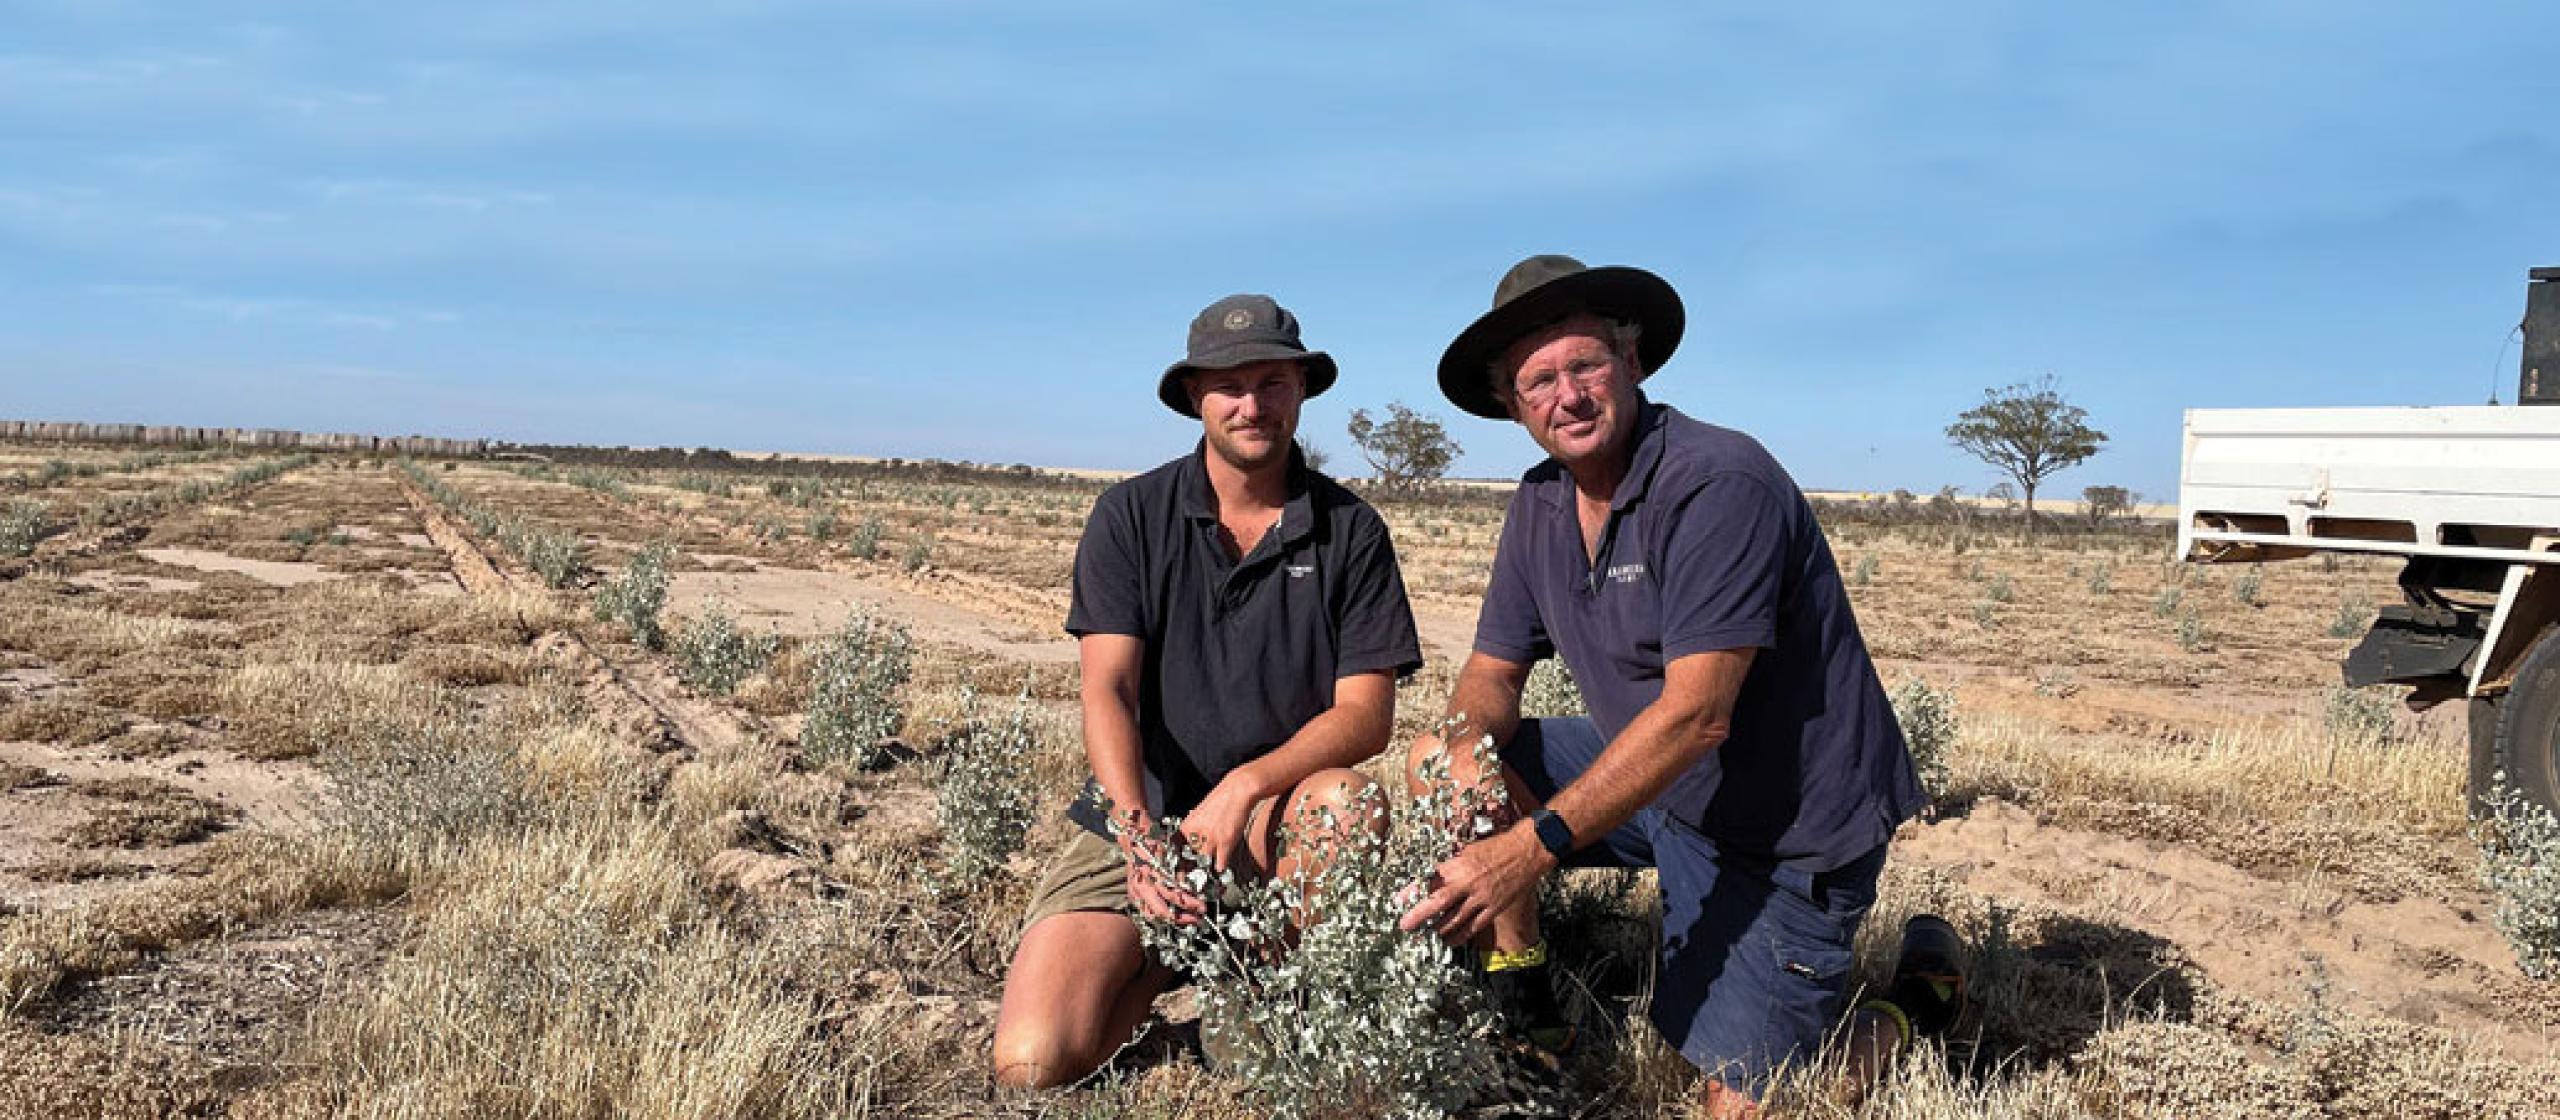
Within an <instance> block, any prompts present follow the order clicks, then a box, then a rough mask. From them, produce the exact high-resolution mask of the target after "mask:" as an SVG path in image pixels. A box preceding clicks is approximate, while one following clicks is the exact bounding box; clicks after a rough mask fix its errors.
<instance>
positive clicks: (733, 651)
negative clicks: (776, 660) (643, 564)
mask: <svg viewBox="0 0 2560 1120" xmlns="http://www.w3.org/2000/svg"><path fill="white" fill-rule="evenodd" d="M780 645H781V641H780V640H779V639H777V638H775V637H773V636H772V635H770V634H767V635H762V636H758V635H751V634H747V633H745V632H743V631H741V630H739V629H738V622H737V620H736V619H733V618H731V617H729V612H727V611H725V610H723V609H721V607H720V605H719V604H717V603H714V604H711V605H710V606H707V607H705V608H703V611H702V616H701V617H699V618H694V619H688V620H686V622H685V624H684V627H683V628H682V629H680V630H678V631H676V641H675V655H676V675H677V676H679V677H682V678H684V683H686V684H687V685H690V686H692V687H693V688H695V689H696V690H699V691H702V692H707V693H710V694H712V695H714V696H726V695H728V694H730V693H732V692H735V691H737V690H738V683H739V682H741V681H744V680H746V679H747V678H748V677H751V676H754V675H755V674H756V671H757V670H759V669H762V668H764V666H765V663H766V662H768V661H771V660H773V652H774V650H775V649H776V648H777V647H779V646H780Z"/></svg>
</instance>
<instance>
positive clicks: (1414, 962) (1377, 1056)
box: [1137, 739, 1502, 1117]
mask: <svg viewBox="0 0 2560 1120" xmlns="http://www.w3.org/2000/svg"><path fill="white" fill-rule="evenodd" d="M1492 753H1493V746H1492V742H1491V740H1489V739H1481V740H1479V742H1478V745H1477V747H1476V757H1477V760H1478V765H1479V767H1480V768H1481V769H1480V772H1482V773H1485V774H1495V773H1498V772H1499V768H1498V766H1496V765H1495V763H1494V762H1493V760H1492ZM1421 771H1422V775H1423V778H1424V780H1425V783H1426V784H1427V785H1428V786H1429V788H1430V789H1431V792H1430V793H1427V794H1425V795H1423V796H1422V797H1419V798H1416V799H1413V800H1410V801H1403V802H1397V803H1392V804H1391V802H1390V799H1389V798H1388V797H1387V795H1386V794H1385V793H1384V792H1382V791H1381V790H1379V789H1377V788H1375V787H1370V788H1367V789H1366V790H1364V791H1363V793H1362V795H1361V796H1360V797H1359V799H1358V800H1357V803H1356V804H1355V805H1354V806H1353V807H1352V809H1351V812H1350V818H1351V819H1349V820H1337V821H1335V822H1334V823H1335V825H1336V826H1337V828H1339V829H1340V832H1341V834H1342V835H1341V836H1338V837H1320V836H1292V837H1291V838H1290V840H1291V842H1292V843H1297V844H1303V845H1306V848H1305V849H1304V850H1306V851H1307V852H1309V853H1310V854H1318V853H1320V858H1319V859H1317V860H1316V861H1315V862H1320V863H1324V864H1325V867H1324V869H1323V871H1321V872H1320V873H1311V874H1302V875H1299V876H1296V877H1293V878H1290V879H1279V878H1273V879H1260V880H1256V879H1249V878H1245V877H1240V876H1238V875H1237V874H1236V873H1235V872H1234V871H1233V870H1229V871H1223V872H1213V871H1211V870H1210V869H1208V868H1207V867H1205V866H1201V865H1199V864H1198V863H1197V862H1196V861H1194V860H1192V859H1191V858H1189V857H1188V856H1186V855H1185V854H1184V853H1183V850H1182V847H1181V845H1180V843H1179V839H1178V836H1177V833H1176V828H1177V827H1178V825H1179V822H1178V821H1174V820H1166V821H1164V822H1161V823H1159V824H1158V825H1157V826H1156V827H1155V828H1153V829H1151V830H1150V831H1149V832H1148V833H1147V835H1146V836H1145V838H1144V839H1143V840H1142V842H1141V843H1139V844H1138V845H1137V847H1138V849H1139V851H1138V856H1139V859H1140V860H1141V863H1142V865H1143V866H1144V867H1146V868H1147V869H1149V870H1150V871H1152V872H1153V873H1154V874H1156V875H1158V876H1161V877H1163V878H1165V879H1166V880H1168V881H1170V882H1172V883H1175V884H1178V885H1180V886H1181V887H1182V888H1183V889H1184V890H1186V891H1188V892H1189V893H1191V894H1193V895H1194V896H1197V897H1199V898H1200V899H1202V900H1203V903H1204V908H1205V911H1206V912H1205V913H1204V914H1203V915H1202V918H1201V920H1200V921H1198V922H1195V923H1191V924H1182V923H1177V922H1168V921H1161V920H1157V919H1154V918H1146V917H1142V918H1141V919H1140V920H1139V923H1138V929H1139V936H1140V938H1141V939H1142V940H1143V941H1144V942H1145V943H1146V945H1147V947H1148V948H1149V949H1150V950H1151V951H1153V952H1154V954H1155V955H1156V957H1157V959H1159V960H1162V961H1164V962H1165V963H1166V964H1168V965H1171V966H1173V967H1174V968H1175V969H1177V970H1180V971H1183V972H1187V973H1189V974H1190V975H1191V976H1192V977H1193V978H1194V983H1195V991H1196V993H1197V999H1198V1005H1199V1008H1200V1021H1201V1029H1202V1031H1203V1033H1204V1035H1205V1037H1206V1038H1207V1040H1208V1042H1209V1044H1210V1045H1212V1046H1214V1047H1215V1048H1216V1049H1217V1050H1218V1051H1219V1052H1220V1055H1221V1063H1222V1066H1223V1067H1224V1068H1225V1069H1226V1070H1228V1071H1230V1072H1232V1073H1233V1074H1234V1075H1235V1076H1236V1077H1238V1078H1239V1079H1241V1080H1242V1081H1243V1083H1244V1086H1245V1088H1246V1090H1247V1092H1249V1093H1250V1094H1251V1095H1252V1096H1253V1097H1254V1098H1256V1100H1257V1102H1258V1103H1259V1104H1261V1105H1262V1106H1263V1107H1264V1108H1267V1109H1268V1110H1269V1111H1270V1112H1271V1113H1272V1114H1274V1115H1277V1116H1283V1117H1314V1116H1353V1115H1358V1116H1375V1115H1382V1114H1391V1115H1397V1116H1441V1115H1446V1114H1448V1113H1450V1112H1452V1111H1453V1110H1455V1109H1457V1108H1458V1107H1459V1106H1461V1105H1462V1104H1464V1103H1465V1102H1466V1101H1467V1100H1468V1099H1469V1098H1470V1097H1472V1096H1473V1095H1474V1094H1475V1092H1476V1091H1477V1090H1478V1089H1479V1088H1480V1087H1482V1086H1485V1085H1487V1084H1488V1083H1490V1082H1491V1081H1492V1079H1493V1078H1494V1076H1495V1070H1494V1066H1493V1063H1492V1060H1491V1056H1490V1050H1489V1047H1488V1045H1487V1043H1486V1041H1485V1040H1486V1038H1487V1036H1488V1035H1489V1034H1490V1033H1491V1031H1490V1018H1489V1016H1488V1014H1487V1012H1486V1011H1485V1008H1484V1006H1483V998H1482V994H1481V993H1480V992H1479V990H1478V989H1477V988H1476V986H1475V985H1474V984H1473V983H1472V982H1471V981H1470V979H1469V978H1468V975H1467V970H1466V968H1465V967H1464V966H1463V965H1462V964H1461V963H1460V959H1459V953H1458V951H1457V950H1453V949H1451V948H1450V946H1449V945H1448V944H1447V943H1446V942H1444V941H1442V940H1441V939H1439V938H1437V937H1432V936H1428V935H1423V934H1411V933H1405V932H1402V931H1400V930H1398V929H1397V928H1396V923H1397V922H1398V921H1399V920H1400V919H1401V918H1402V917H1403V916H1404V913H1405V911H1406V910H1407V909H1409V908H1410V906H1411V905H1412V902H1413V898H1412V895H1411V892H1410V888H1411V887H1412V886H1413V884H1415V883H1419V882H1423V881H1425V880H1426V879H1427V878H1428V877H1429V876H1430V874H1431V871H1432V868H1434V867H1436V866H1438V865H1439V864H1440V862H1441V861H1443V860H1445V859H1447V858H1448V857H1449V856H1450V855H1452V854H1454V853H1455V852H1456V850H1457V849H1458V847H1459V845H1460V839H1459V837H1458V836H1457V835H1456V834H1455V833H1453V831H1452V829H1451V828H1450V824H1451V823H1452V822H1459V823H1460V824H1461V831H1464V832H1466V833H1467V834H1468V835H1469V836H1482V835H1486V834H1489V833H1490V832H1491V831H1492V828H1493V823H1492V822H1493V816H1492V811H1491V810H1492V807H1493V806H1495V805H1498V804H1500V802H1501V800H1502V793H1501V790H1500V787H1499V786H1498V785H1487V786H1480V787H1477V788H1474V789H1460V788H1458V787H1457V786H1456V785H1455V783H1453V782H1451V781H1449V766H1448V762H1447V760H1446V756H1445V754H1444V755H1442V756H1440V757H1437V758H1433V759H1427V760H1425V761H1424V762H1423V764H1422V767H1421ZM1368 821H1378V822H1381V823H1385V824H1387V826H1388V829H1387V832H1388V835H1387V837H1386V838H1385V839H1383V840H1379V839H1376V838H1374V837H1373V836H1372V835H1371V834H1370V833H1369V831H1368V830H1367V829H1366V828H1364V827H1363V824H1364V822H1368ZM1312 897H1321V898H1322V900H1323V903H1322V906H1321V908H1320V910H1319V911H1318V912H1317V913H1316V914H1315V916H1314V917H1313V919H1312V920H1310V921H1305V922H1304V923H1303V924H1301V922H1300V919H1301V918H1302V917H1304V916H1305V915H1306V914H1307V910H1306V908H1305V903H1306V900H1308V899H1309V898H1312Z"/></svg>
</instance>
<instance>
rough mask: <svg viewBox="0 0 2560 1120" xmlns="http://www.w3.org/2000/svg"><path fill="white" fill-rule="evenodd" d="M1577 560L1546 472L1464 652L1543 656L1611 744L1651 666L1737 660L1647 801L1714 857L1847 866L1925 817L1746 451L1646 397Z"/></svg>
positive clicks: (1867, 680)
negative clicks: (1723, 655)
mask: <svg viewBox="0 0 2560 1120" xmlns="http://www.w3.org/2000/svg"><path fill="white" fill-rule="evenodd" d="M1638 425H1639V427H1638V432H1637V436H1636V446H1635V455H1634V459H1633V462H1632V464H1631V468H1630V470H1629V471H1628V474H1627V477H1626V480H1625V481H1623V482H1621V483H1619V485H1618V492H1617V495H1616V498H1615V500H1614V502H1613V503H1612V504H1611V508H1610V511H1609V520H1608V524H1607V527H1606V529H1604V530H1603V532H1602V535H1601V541H1600V548H1599V551H1598V555H1599V559H1598V561H1597V562H1596V563H1595V562H1591V561H1589V560H1587V559H1586V554H1585V552H1584V550H1583V544H1582V528H1581V523H1580V521H1579V519H1578V518H1577V517H1576V515H1575V512H1574V491H1573V478H1572V476H1571V475H1569V474H1567V473H1566V472H1565V470H1564V468H1563V466H1562V465H1560V464H1558V463H1557V462H1556V461H1555V460H1553V459H1548V460H1547V461H1545V462H1543V463H1540V464H1538V465H1537V466H1535V467H1533V468H1530V470H1529V472H1528V473H1527V474H1526V475H1523V476H1522V477H1521V480H1520V488H1519V489H1518V490H1517V491H1515V492H1514V493H1513V494H1512V496H1511V510H1510V513H1509V514H1508V515H1507V516H1506V517H1505V518H1504V520H1503V524H1502V539H1501V542H1500V543H1499V544H1498V545H1497V546H1496V547H1495V551H1494V558H1493V578H1492V582H1491V586H1489V587H1488V588H1487V589H1486V592H1485V600H1484V610H1483V613H1482V614H1481V615H1480V616H1479V617H1478V620H1477V623H1476V643H1475V648H1476V649H1477V651H1478V652H1481V653H1485V654H1488V655H1490V656H1493V657H1498V658H1501V659H1503V660H1505V661H1511V662H1516V663H1519V664H1524V665H1525V664H1529V663H1531V662H1534V661H1536V660H1538V659H1539V658H1542V657H1546V656H1549V655H1550V654H1557V653H1560V654H1561V655H1562V656H1563V658H1564V661H1565V664H1566V665H1567V666H1568V667H1570V668H1571V669H1572V670H1573V677H1574V680H1575V681H1576V682H1578V683H1579V684H1580V685H1581V686H1582V694H1583V698H1584V699H1585V700H1586V701H1587V702H1588V703H1589V704H1590V706H1591V719H1592V722H1593V723H1594V724H1596V725H1597V726H1598V727H1599V730H1600V733H1601V734H1602V735H1604V736H1606V737H1607V738H1608V739H1609V740H1610V741H1612V742H1614V741H1616V739H1617V737H1618V735H1619V734H1620V733H1621V732H1624V731H1625V730H1626V728H1627V725H1628V724H1629V723H1630V722H1632V721H1633V720H1634V719H1635V717H1636V713H1638V712H1640V711H1643V710H1644V709H1645V708H1646V707H1647V706H1649V705H1651V704H1652V703H1653V702H1654V700H1655V699H1656V698H1657V697H1659V696H1661V695H1662V669H1663V665H1664V664H1665V663H1667V662H1669V661H1671V660H1672V659H1675V658H1679V657H1685V656H1688V655H1690V654H1694V653H1704V652H1708V651H1713V650H1728V649H1743V648H1752V647H1756V648H1757V649H1758V650H1759V651H1760V652H1759V653H1758V655H1757V656H1755V657H1754V658H1753V659H1752V663H1751V671H1750V673H1749V675H1748V676H1747V677H1745V678H1744V680H1743V683H1742V693H1741V696H1740V698H1739V699H1738V700H1737V701H1736V703H1735V705H1734V711H1733V721H1732V733H1731V735H1730V737H1729V738H1727V739H1726V740H1725V742H1724V744H1723V745H1722V746H1720V747H1718V748H1717V749H1715V750H1712V751H1709V752H1707V755H1706V757H1705V758H1703V759H1701V760H1699V762H1698V763H1697V764H1696V765H1694V766H1692V767H1691V768H1690V769H1689V770H1688V771H1687V772H1685V773H1683V774H1681V775H1680V776H1679V777H1678V778H1677V779H1675V780H1674V781H1673V783H1672V785H1671V787H1670V788H1669V789H1667V790H1665V791H1664V792H1663V793H1662V795H1661V796H1660V797H1659V798H1657V799H1656V800H1655V802H1654V804H1655V805H1656V806H1657V807H1660V808H1662V809H1663V810H1665V811H1667V812H1669V813H1670V814H1671V815H1672V816H1674V817H1676V818H1678V819H1680V820H1682V821H1685V822H1687V823H1688V824H1690V825H1691V826H1693V827H1695V828H1696V829H1697V830H1698V831H1700V832H1701V833H1703V834H1705V835H1706V836H1707V838H1708V839H1710V840H1713V841H1715V842H1716V844H1717V846H1718V847H1720V848H1723V849H1726V850H1729V851H1733V852H1736V853H1741V854H1748V855H1755V856H1761V857H1764V858H1769V859H1772V860H1775V861H1776V862H1778V863H1780V864H1783V865H1786V866H1790V867H1795V868H1800V869H1804V870H1808V871H1827V870H1830V869H1832V868H1835V867H1838V866H1841V865H1842V864H1845V863H1848V862H1850V861H1851V860H1854V859H1856V858H1857V857H1859V856H1861V855H1864V854H1865V853H1866V852H1868V851H1869V850H1871V849H1873V848H1874V847H1875V846H1876V845H1877V844H1880V843H1883V842H1884V840H1885V839H1886V838H1887V837H1889V836H1891V835H1892V834H1893V830H1894V826H1896V825H1898V824H1900V823H1901V822H1902V821H1903V820H1905V819H1907V818H1909V817H1910V816H1911V815H1912V814H1913V813H1916V812H1918V811H1919V810H1920V807H1921V806H1922V805H1924V804H1925V803H1926V800H1927V798H1926V795H1924V794H1923V793H1922V792H1921V789H1920V781H1919V777H1918V775H1917V774H1916V773H1915V772H1914V771H1913V769H1912V764H1911V753H1910V750H1909V748H1908V747H1906V746H1905V745H1904V743H1903V739H1902V728H1901V725H1899V724H1898V723H1896V722H1895V721H1894V717H1893V706H1892V704H1891V702H1890V701H1888V700H1887V699H1886V697H1885V692H1884V686H1883V684H1882V682H1880V681H1879V680H1878V679H1877V678H1876V670H1875V663H1874V661H1873V660H1872V659H1870V658H1869V657H1868V655H1867V645H1866V640H1865V639H1864V638H1862V637H1860V636H1859V634H1858V621H1857V619H1856V617H1855V616H1853V615H1852V614H1851V613H1850V609H1849V596H1848V592H1847V590H1846V588H1844V587H1843V586H1842V584H1841V581H1840V570H1839V567H1838V565H1837V564H1835V563H1833V561H1832V558H1831V548H1830V545H1829V544H1827V543H1826V542H1825V541H1824V540H1823V537H1822V529H1821V526H1819V525H1818V524H1816V523H1815V521H1814V517H1813V509H1812V507H1811V506H1810V505H1808V504H1806V502H1805V500H1804V495H1803V493H1802V492H1800V491H1798V490H1797V489H1796V485H1795V482H1794V480H1793V479H1791V478H1789V477H1788V476H1787V472H1786V470H1785V468H1783V467H1780V466H1779V465H1778V461H1777V460H1776V459H1774V458H1772V457H1771V456H1770V455H1769V452H1768V451H1767V450H1766V449H1764V448H1762V447H1761V446H1760V444H1759V442H1758V441H1756V440H1754V439H1752V438H1751V437H1749V436H1746V435H1744V434H1742V433H1740V432H1736V431H1732V430H1729V429H1726V428H1719V427H1716V426H1714V425H1712V424H1702V423H1700V422H1698V421H1696V420H1692V419H1690V418H1688V417H1686V416H1683V415H1681V414H1680V413H1679V412H1678V411H1676V410H1674V409H1672V408H1670V407H1669V406H1667V405H1660V404H1652V403H1647V404H1645V405H1644V406H1643V411H1642V412H1641V414H1640V416H1639V419H1638Z"/></svg>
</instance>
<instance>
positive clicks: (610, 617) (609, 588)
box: [596, 541, 675, 649]
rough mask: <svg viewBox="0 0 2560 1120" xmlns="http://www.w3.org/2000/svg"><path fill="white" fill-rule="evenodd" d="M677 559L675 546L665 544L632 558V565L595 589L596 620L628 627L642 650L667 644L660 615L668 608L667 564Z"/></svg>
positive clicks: (652, 546) (655, 545) (657, 544)
mask: <svg viewBox="0 0 2560 1120" xmlns="http://www.w3.org/2000/svg"><path fill="white" fill-rule="evenodd" d="M674 557H675V547H674V546H672V545H669V544H667V543H666V542H664V541H660V542H658V543H656V544H653V545H650V546H649V547H647V548H644V549H641V550H640V551H639V552H638V553H637V554H635V555H633V556H632V557H631V563H630V564H629V565H627V566H625V567H624V568H623V569H622V571H621V572H620V573H619V574H616V575H615V576H614V577H613V578H611V579H608V580H606V581H604V586H602V587H599V588H597V589H596V617H597V618H600V619H603V620H605V621H607V622H619V623H621V624H622V625H623V626H625V627H627V628H629V629H630V631H631V640H632V641H635V642H638V643H640V646H641V648H643V649H657V648H658V647H660V646H662V645H664V644H666V640H667V634H666V629H665V627H664V626H663V625H662V624H661V623H660V622H659V620H658V613H659V612H660V611H661V610H664V609H665V608H666V605H667V562H668V561H669V560H672V559H674Z"/></svg>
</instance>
